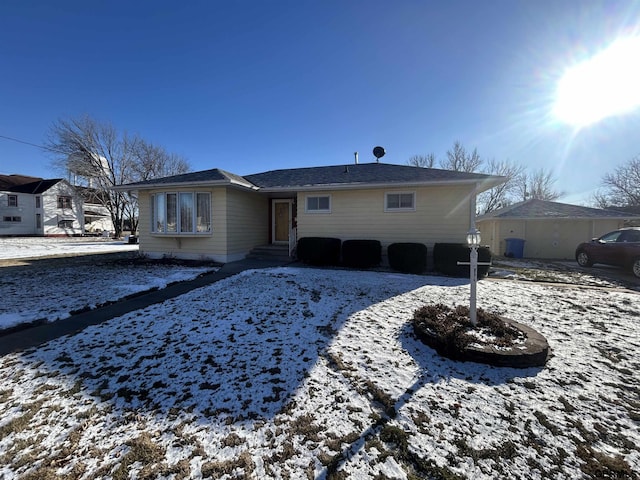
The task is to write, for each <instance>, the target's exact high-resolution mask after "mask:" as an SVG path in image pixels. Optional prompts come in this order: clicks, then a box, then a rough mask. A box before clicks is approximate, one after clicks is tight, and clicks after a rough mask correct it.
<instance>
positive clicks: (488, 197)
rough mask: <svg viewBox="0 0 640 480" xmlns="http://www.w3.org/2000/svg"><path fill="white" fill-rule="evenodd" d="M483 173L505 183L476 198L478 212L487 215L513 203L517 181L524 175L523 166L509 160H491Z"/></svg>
mask: <svg viewBox="0 0 640 480" xmlns="http://www.w3.org/2000/svg"><path fill="white" fill-rule="evenodd" d="M484 173H487V174H489V175H498V176H502V177H505V178H506V181H505V182H504V183H502V184H500V185H498V186H497V187H493V188H492V189H491V190H488V191H486V192H483V193H481V194H480V195H479V196H478V206H479V207H480V211H481V212H482V213H489V212H492V211H494V210H497V209H498V208H502V207H506V206H508V205H510V204H511V203H513V202H514V197H515V196H516V195H517V191H518V184H519V181H520V179H521V177H522V176H523V175H524V174H525V169H524V166H522V165H517V164H515V163H513V162H511V161H509V160H501V161H497V160H495V159H491V160H489V161H488V162H487V166H486V169H485V172H484Z"/></svg>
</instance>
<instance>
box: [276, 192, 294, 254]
mask: <svg viewBox="0 0 640 480" xmlns="http://www.w3.org/2000/svg"><path fill="white" fill-rule="evenodd" d="M291 206H292V202H291V200H273V204H272V210H271V217H272V219H273V222H272V226H271V242H272V243H282V244H285V243H286V244H288V243H289V230H290V229H291V210H292V208H291Z"/></svg>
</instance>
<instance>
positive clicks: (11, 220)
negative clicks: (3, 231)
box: [2, 216, 22, 223]
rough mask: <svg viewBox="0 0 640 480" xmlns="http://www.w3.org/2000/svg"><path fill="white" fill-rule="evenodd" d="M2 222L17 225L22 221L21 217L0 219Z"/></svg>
mask: <svg viewBox="0 0 640 480" xmlns="http://www.w3.org/2000/svg"><path fill="white" fill-rule="evenodd" d="M2 221H3V222H11V223H19V222H21V221H22V217H10V216H7V217H2Z"/></svg>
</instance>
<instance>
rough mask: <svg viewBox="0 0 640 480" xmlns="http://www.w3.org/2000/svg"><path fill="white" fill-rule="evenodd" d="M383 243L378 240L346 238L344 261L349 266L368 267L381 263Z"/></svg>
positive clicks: (343, 243)
mask: <svg viewBox="0 0 640 480" xmlns="http://www.w3.org/2000/svg"><path fill="white" fill-rule="evenodd" d="M381 260H382V245H380V242H379V241H378V240H345V241H344V242H342V263H344V264H345V265H346V266H348V267H356V268H368V267H376V266H378V265H380V261H381Z"/></svg>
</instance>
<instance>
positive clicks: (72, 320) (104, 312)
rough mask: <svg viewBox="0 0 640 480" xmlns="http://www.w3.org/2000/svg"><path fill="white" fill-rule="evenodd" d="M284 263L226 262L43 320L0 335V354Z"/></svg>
mask: <svg viewBox="0 0 640 480" xmlns="http://www.w3.org/2000/svg"><path fill="white" fill-rule="evenodd" d="M287 263H290V262H281V261H272V260H254V259H245V260H238V261H237V262H230V263H225V264H224V265H223V266H222V267H221V268H220V269H219V270H218V271H217V272H212V273H207V274H205V275H202V276H200V277H198V278H196V279H194V280H189V281H185V282H178V283H175V284H173V285H169V286H168V287H166V288H163V289H161V290H155V291H152V292H148V293H144V294H141V295H138V296H135V297H133V298H130V299H127V300H122V301H118V302H115V303H112V304H111V305H106V306H104V307H100V308H96V309H95V310H90V311H87V312H82V313H79V314H76V315H72V316H71V317H69V318H67V319H65V320H58V321H57V322H52V323H46V324H44V325H38V326H36V327H31V328H26V329H25V330H20V331H18V332H14V333H10V334H8V335H2V336H0V355H6V354H8V353H12V352H19V351H24V350H27V349H29V348H33V347H37V346H38V345H41V344H43V343H45V342H48V341H50V340H53V339H55V338H59V337H62V336H64V335H72V334H75V333H78V332H80V331H82V330H84V329H85V328H86V327H88V326H90V325H97V324H99V323H102V322H106V321H107V320H110V319H112V318H115V317H119V316H121V315H125V314H127V313H129V312H132V311H134V310H139V309H142V308H145V307H148V306H149V305H153V304H154V303H160V302H163V301H165V300H167V299H169V298H174V297H177V296H179V295H182V294H183V293H187V292H189V291H191V290H194V289H196V288H200V287H204V286H206V285H210V284H212V283H215V282H217V281H219V280H223V279H225V278H229V277H231V276H233V275H236V274H238V273H240V272H243V271H245V270H253V269H260V268H271V267H279V266H282V265H285V264H287Z"/></svg>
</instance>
